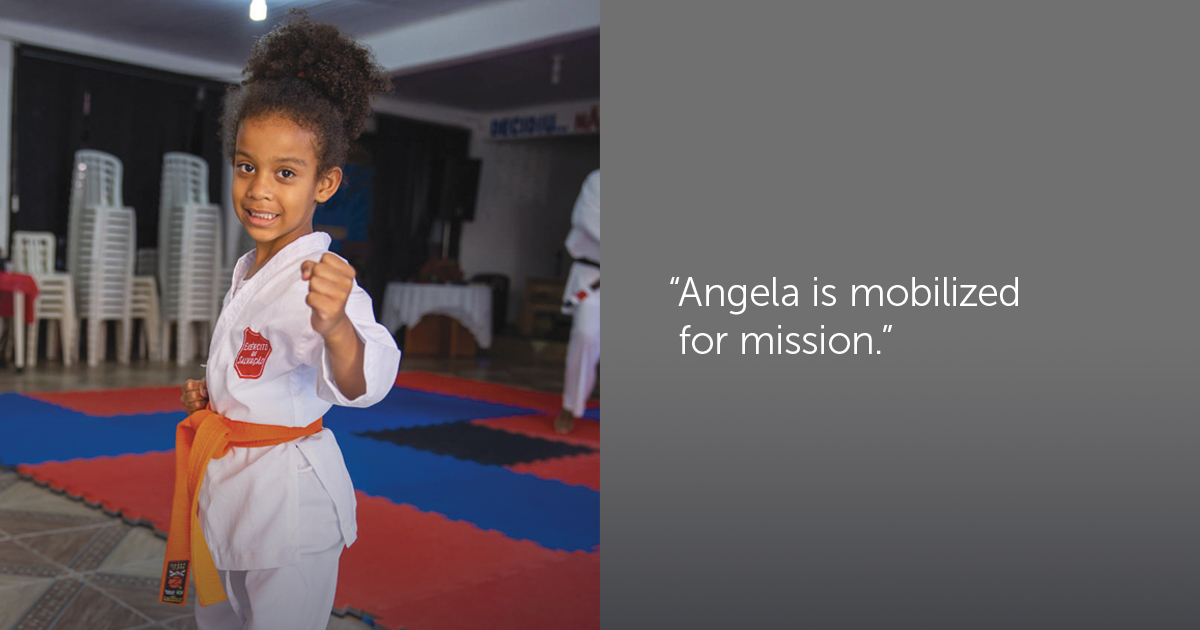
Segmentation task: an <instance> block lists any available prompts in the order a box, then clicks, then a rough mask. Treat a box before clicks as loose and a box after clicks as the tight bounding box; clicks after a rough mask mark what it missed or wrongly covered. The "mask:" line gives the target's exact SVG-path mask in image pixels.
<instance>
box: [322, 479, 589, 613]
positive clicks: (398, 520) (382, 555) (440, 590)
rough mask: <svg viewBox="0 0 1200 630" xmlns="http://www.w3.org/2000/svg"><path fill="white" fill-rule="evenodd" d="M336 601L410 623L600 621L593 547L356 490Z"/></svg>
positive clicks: (341, 604) (340, 604)
mask: <svg viewBox="0 0 1200 630" xmlns="http://www.w3.org/2000/svg"><path fill="white" fill-rule="evenodd" d="M358 500H359V504H358V527H359V530H358V535H359V542H357V543H355V544H354V546H353V547H351V548H349V549H347V550H346V552H345V553H344V554H343V555H342V573H341V577H340V580H339V582H338V596H337V601H338V602H339V603H338V605H339V606H343V605H349V606H354V607H355V608H358V609H361V610H366V611H369V612H370V613H372V614H373V615H378V617H379V622H381V623H382V624H383V625H385V626H388V627H391V628H395V627H398V626H399V627H404V628H408V629H410V630H425V629H427V630H455V629H459V628H462V629H475V628H488V629H489V630H537V629H546V630H549V629H551V628H581V629H589V628H599V627H600V559H599V554H598V553H585V552H581V551H580V552H567V551H555V550H550V549H546V548H544V547H542V546H540V545H538V544H536V543H533V542H530V541H527V540H514V539H512V538H509V537H507V536H505V535H503V534H501V533H499V532H496V531H492V530H482V529H480V528H478V527H476V526H475V525H472V524H470V523H466V522H463V521H452V520H450V519H448V518H446V517H444V516H442V515H440V514H435V513H431V512H422V511H420V510H418V509H416V508H414V507H412V506H409V505H397V504H395V503H392V502H391V501H388V500H387V499H382V498H379V497H370V496H367V495H364V494H362V493H359V495H358Z"/></svg>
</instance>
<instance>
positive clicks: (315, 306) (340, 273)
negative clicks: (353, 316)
mask: <svg viewBox="0 0 1200 630" xmlns="http://www.w3.org/2000/svg"><path fill="white" fill-rule="evenodd" d="M354 276H355V273H354V267H351V266H350V263H348V262H346V261H344V260H342V259H341V257H339V256H338V255H337V254H333V253H330V252H325V254H324V255H323V256H321V262H313V261H311V260H306V261H304V262H303V263H302V264H301V265H300V277H301V279H303V280H308V298H306V299H305V300H304V301H305V303H307V304H308V306H309V307H310V308H312V327H313V330H315V331H317V333H318V334H320V335H321V336H322V337H327V336H328V335H329V333H330V332H331V331H333V330H334V329H335V328H337V327H338V326H339V325H342V324H344V323H349V321H350V320H349V319H348V318H347V317H346V300H348V299H349V298H350V290H351V289H352V288H354Z"/></svg>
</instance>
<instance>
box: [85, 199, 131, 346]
mask: <svg viewBox="0 0 1200 630" xmlns="http://www.w3.org/2000/svg"><path fill="white" fill-rule="evenodd" d="M78 224H79V228H78V236H79V241H78V246H77V247H75V248H74V249H75V250H76V251H77V252H78V258H77V259H76V266H75V269H73V270H72V271H71V277H72V278H73V279H74V280H75V286H76V290H75V296H76V302H77V305H78V307H79V316H80V317H81V318H82V319H86V320H87V327H88V328H87V332H88V351H87V360H88V365H90V366H96V365H99V364H100V361H101V359H102V358H103V355H104V341H105V339H106V337H107V335H106V334H105V328H106V327H105V326H104V322H108V321H115V322H117V360H118V361H120V362H121V363H129V355H130V342H131V341H132V339H131V337H132V335H131V332H132V328H133V325H132V320H131V317H132V304H133V300H132V299H130V296H131V294H132V291H133V263H134V260H133V259H134V257H135V245H136V238H137V236H136V234H137V231H136V228H137V222H136V218H135V216H134V212H133V208H112V207H105V206H84V207H83V208H82V209H81V210H80V212H79V221H78Z"/></svg>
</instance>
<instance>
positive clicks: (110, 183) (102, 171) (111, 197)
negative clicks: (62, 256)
mask: <svg viewBox="0 0 1200 630" xmlns="http://www.w3.org/2000/svg"><path fill="white" fill-rule="evenodd" d="M122 177H123V174H122V166H121V160H119V159H117V157H116V156H115V155H111V154H109V153H105V152H103V151H93V150H90V149H83V150H80V151H76V152H75V168H74V169H73V170H72V171H71V197H70V206H69V209H68V214H67V271H74V270H75V265H76V263H77V261H78V260H79V247H77V243H79V240H80V234H79V229H80V225H79V222H80V220H81V218H82V214H81V212H80V211H81V210H82V209H83V207H84V206H104V207H121V205H122V199H123V196H122V194H123V193H122V191H121V179H122Z"/></svg>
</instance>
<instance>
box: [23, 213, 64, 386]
mask: <svg viewBox="0 0 1200 630" xmlns="http://www.w3.org/2000/svg"><path fill="white" fill-rule="evenodd" d="M54 249H55V248H54V235H53V234H51V233H50V232H13V268H14V270H15V271H17V272H18V273H25V274H29V275H31V276H33V279H34V281H36V282H37V285H38V296H37V299H35V300H34V302H33V311H34V316H33V321H32V322H30V323H29V335H28V336H27V337H26V345H27V353H26V354H27V358H26V364H27V365H29V366H30V367H33V366H36V365H37V347H38V331H39V330H40V328H41V326H39V324H40V323H41V321H42V320H47V321H48V322H50V323H49V324H48V325H47V327H46V335H47V337H46V356H47V357H51V358H52V357H54V355H55V354H57V352H56V348H55V346H56V345H61V346H62V351H63V365H67V366H69V365H72V364H73V363H75V361H76V360H78V358H79V327H78V326H79V322H78V321H77V319H76V313H75V287H74V284H73V283H72V282H71V275H70V274H67V273H61V272H57V271H55V270H54V254H55V251H54ZM55 323H57V324H58V326H57V327H56V326H55V325H54V324H55ZM56 342H58V343H56Z"/></svg>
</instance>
